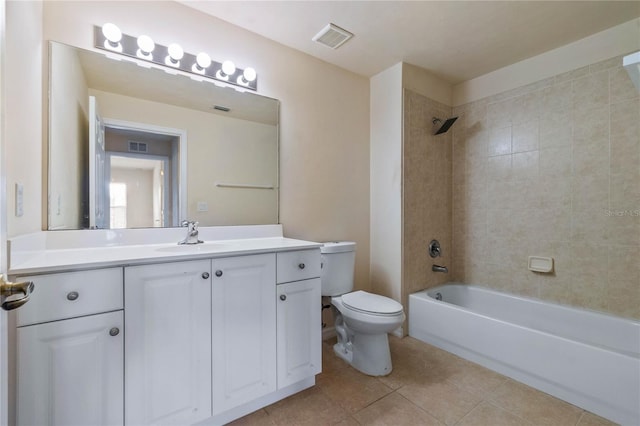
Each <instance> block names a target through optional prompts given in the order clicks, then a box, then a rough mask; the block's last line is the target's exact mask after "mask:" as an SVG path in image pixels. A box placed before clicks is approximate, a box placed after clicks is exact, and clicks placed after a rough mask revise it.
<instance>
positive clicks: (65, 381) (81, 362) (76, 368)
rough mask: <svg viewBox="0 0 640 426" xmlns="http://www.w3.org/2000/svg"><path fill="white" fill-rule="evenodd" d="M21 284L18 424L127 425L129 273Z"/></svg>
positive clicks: (116, 271)
mask: <svg viewBox="0 0 640 426" xmlns="http://www.w3.org/2000/svg"><path fill="white" fill-rule="evenodd" d="M21 279H22V280H25V281H33V282H34V284H35V291H34V293H33V294H32V296H31V300H30V301H29V302H28V303H27V304H26V305H25V306H23V307H22V308H20V309H19V310H17V312H16V315H17V317H16V322H17V325H18V328H17V330H16V340H17V352H16V359H17V361H16V362H17V378H16V379H17V410H16V423H17V424H18V425H44V424H47V425H122V424H123V402H124V399H123V376H124V371H123V364H124V352H123V347H124V345H123V343H124V342H123V329H124V324H123V312H122V307H123V306H122V302H123V301H122V268H111V269H100V270H93V271H80V272H71V273H59V274H47V275H38V276H29V277H22V278H21Z"/></svg>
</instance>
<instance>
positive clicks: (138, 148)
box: [129, 141, 147, 152]
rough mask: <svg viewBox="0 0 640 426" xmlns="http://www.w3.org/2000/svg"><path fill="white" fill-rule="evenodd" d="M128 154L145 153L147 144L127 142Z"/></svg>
mask: <svg viewBox="0 0 640 426" xmlns="http://www.w3.org/2000/svg"><path fill="white" fill-rule="evenodd" d="M129 152H147V143H146V142H138V141H129Z"/></svg>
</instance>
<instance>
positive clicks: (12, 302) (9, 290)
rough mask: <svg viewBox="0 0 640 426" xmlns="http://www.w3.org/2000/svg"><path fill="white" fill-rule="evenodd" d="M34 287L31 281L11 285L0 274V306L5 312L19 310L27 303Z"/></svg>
mask: <svg viewBox="0 0 640 426" xmlns="http://www.w3.org/2000/svg"><path fill="white" fill-rule="evenodd" d="M34 288H35V285H34V284H33V282H31V281H24V282H20V283H12V282H9V281H6V280H5V279H4V276H3V275H2V274H0V306H2V309H4V310H5V311H10V310H12V309H15V308H19V307H20V306H22V305H24V304H25V303H27V302H28V301H29V297H31V293H33V290H34Z"/></svg>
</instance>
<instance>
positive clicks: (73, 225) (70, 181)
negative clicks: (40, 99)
mask: <svg viewBox="0 0 640 426" xmlns="http://www.w3.org/2000/svg"><path fill="white" fill-rule="evenodd" d="M51 48H52V49H55V54H53V55H52V56H51V57H52V58H53V60H52V62H51V68H53V69H55V70H56V72H55V73H52V76H55V77H56V78H57V79H56V80H55V81H52V82H51V95H50V99H51V101H52V102H53V103H52V105H51V107H50V110H51V114H55V119H53V120H51V121H50V127H49V132H48V134H49V137H50V138H51V139H52V140H55V141H58V142H57V144H58V146H61V145H60V144H64V145H63V146H65V147H67V148H66V149H64V150H60V149H59V150H53V151H50V152H49V157H50V161H51V162H53V163H55V164H60V165H64V166H63V167H58V168H56V169H55V170H51V173H50V174H49V175H48V178H49V180H48V183H49V185H48V186H49V188H52V191H51V199H50V200H51V201H50V203H51V208H50V209H49V221H48V225H49V229H78V228H80V227H82V223H83V220H82V211H83V209H82V201H81V200H82V199H83V197H82V188H83V185H82V181H83V177H84V176H83V173H84V167H85V164H86V161H85V157H86V156H88V154H87V148H88V138H89V121H88V115H89V114H88V103H89V97H88V96H89V95H88V91H87V83H86V81H85V76H84V73H83V71H82V66H81V65H80V61H79V60H78V56H77V55H76V54H75V52H71V51H69V50H68V49H61V48H60V45H53V46H52V47H51Z"/></svg>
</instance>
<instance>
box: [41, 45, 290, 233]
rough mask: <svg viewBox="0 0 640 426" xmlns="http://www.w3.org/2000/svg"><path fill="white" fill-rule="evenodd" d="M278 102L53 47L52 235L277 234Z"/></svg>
mask: <svg viewBox="0 0 640 426" xmlns="http://www.w3.org/2000/svg"><path fill="white" fill-rule="evenodd" d="M278 112H279V102H278V101H277V100H276V99H271V98H267V97H264V96H259V95H256V94H253V93H248V92H242V91H238V90H237V89H234V88H231V87H221V86H218V85H216V84H215V83H213V82H211V81H199V80H195V79H193V78H192V77H188V76H185V75H177V74H172V73H169V72H167V70H164V69H161V68H158V67H151V68H149V67H145V66H141V65H140V64H138V63H137V62H135V61H132V60H129V59H126V58H115V57H110V56H108V54H104V53H100V52H94V51H89V50H83V49H78V48H76V47H72V46H68V45H64V44H61V43H56V42H50V44H49V175H48V176H49V194H48V200H49V201H48V229H50V230H54V229H92V228H140V227H170V226H179V224H180V222H181V221H182V220H185V219H189V220H196V221H198V222H200V225H201V226H214V225H261V224H275V223H278Z"/></svg>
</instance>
